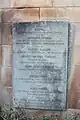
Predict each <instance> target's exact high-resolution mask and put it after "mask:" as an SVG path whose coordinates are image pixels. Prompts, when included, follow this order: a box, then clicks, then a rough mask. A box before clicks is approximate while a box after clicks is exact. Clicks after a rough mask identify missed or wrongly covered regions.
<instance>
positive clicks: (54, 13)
mask: <svg viewBox="0 0 80 120" xmlns="http://www.w3.org/2000/svg"><path fill="white" fill-rule="evenodd" d="M66 13H67V10H66V9H65V8H40V19H41V20H46V19H47V20H50V19H55V18H59V19H60V18H66Z"/></svg>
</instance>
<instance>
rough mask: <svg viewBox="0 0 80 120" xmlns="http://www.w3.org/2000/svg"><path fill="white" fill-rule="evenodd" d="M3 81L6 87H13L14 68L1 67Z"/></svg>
mask: <svg viewBox="0 0 80 120" xmlns="http://www.w3.org/2000/svg"><path fill="white" fill-rule="evenodd" d="M1 81H2V82H3V83H4V85H5V86H6V87H11V86H12V68H11V67H5V66H2V67H1Z"/></svg>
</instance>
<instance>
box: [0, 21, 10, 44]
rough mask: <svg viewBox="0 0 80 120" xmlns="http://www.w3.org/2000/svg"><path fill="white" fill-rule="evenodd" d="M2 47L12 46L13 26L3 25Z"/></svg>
mask: <svg viewBox="0 0 80 120" xmlns="http://www.w3.org/2000/svg"><path fill="white" fill-rule="evenodd" d="M2 27H3V28H2V34H1V35H2V45H11V44H12V24H11V23H8V24H7V23H4V24H2Z"/></svg>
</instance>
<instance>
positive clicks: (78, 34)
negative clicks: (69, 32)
mask: <svg viewBox="0 0 80 120" xmlns="http://www.w3.org/2000/svg"><path fill="white" fill-rule="evenodd" d="M74 46H80V23H74Z"/></svg>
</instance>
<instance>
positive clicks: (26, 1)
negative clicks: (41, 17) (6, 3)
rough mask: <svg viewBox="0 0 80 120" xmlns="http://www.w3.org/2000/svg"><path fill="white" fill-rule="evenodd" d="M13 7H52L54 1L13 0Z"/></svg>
mask: <svg viewBox="0 0 80 120" xmlns="http://www.w3.org/2000/svg"><path fill="white" fill-rule="evenodd" d="M11 2H12V3H11V5H12V7H47V6H49V7H50V6H52V0H23V1H22V0H12V1H11Z"/></svg>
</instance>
